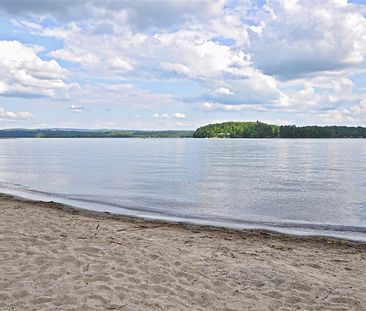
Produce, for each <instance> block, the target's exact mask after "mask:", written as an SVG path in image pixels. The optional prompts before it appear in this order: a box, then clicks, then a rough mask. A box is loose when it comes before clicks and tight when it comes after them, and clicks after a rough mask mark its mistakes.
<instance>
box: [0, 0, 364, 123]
mask: <svg viewBox="0 0 366 311" xmlns="http://www.w3.org/2000/svg"><path fill="white" fill-rule="evenodd" d="M256 120H260V121H263V122H269V123H274V124H296V125H314V124H316V125H357V126H366V0H355V1H346V0H322V1H318V0H267V1H265V0H216V1H212V0H195V1H193V0H184V1H183V0H170V1H167V0H150V1H148V0H120V1H117V0H104V1H99V0H76V1H74V0H58V1H51V0H15V1H14V0H0V128H20V127H22V128H88V129H94V128H104V129H112V128H114V129H142V130H144V129H145V130H147V129H153V130H159V129H182V130H183V129H195V128H197V127H199V126H202V125H205V124H208V123H214V122H223V121H256Z"/></svg>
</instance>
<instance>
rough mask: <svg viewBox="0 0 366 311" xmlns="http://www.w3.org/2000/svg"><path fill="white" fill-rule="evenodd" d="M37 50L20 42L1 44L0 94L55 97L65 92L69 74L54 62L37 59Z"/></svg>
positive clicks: (2, 42)
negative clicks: (60, 92) (58, 93)
mask: <svg viewBox="0 0 366 311" xmlns="http://www.w3.org/2000/svg"><path fill="white" fill-rule="evenodd" d="M36 49H37V48H36V47H32V46H26V45H24V44H22V43H20V42H18V41H0V95H2V96H14V97H40V96H53V95H54V94H55V91H56V90H60V89H65V88H67V85H66V84H65V82H64V81H63V79H64V78H65V77H66V74H67V71H66V70H65V69H63V68H61V66H60V65H59V64H58V63H57V62H56V61H55V60H50V61H44V60H42V59H41V58H39V57H38V56H37V52H36Z"/></svg>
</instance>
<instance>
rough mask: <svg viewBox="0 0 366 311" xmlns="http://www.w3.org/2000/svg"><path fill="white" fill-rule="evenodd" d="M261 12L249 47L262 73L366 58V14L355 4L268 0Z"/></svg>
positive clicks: (299, 72) (298, 72)
mask: <svg viewBox="0 0 366 311" xmlns="http://www.w3.org/2000/svg"><path fill="white" fill-rule="evenodd" d="M265 12H266V15H263V16H262V17H261V18H262V23H261V26H259V27H260V31H259V32H251V35H250V46H249V50H250V52H251V54H252V56H253V60H254V63H255V66H256V67H257V68H259V69H261V70H263V71H264V73H266V74H269V75H275V76H278V77H280V78H282V79H292V78H297V77H301V76H306V75H315V74H319V73H321V72H329V71H337V70H342V69H345V68H350V67H355V66H358V65H361V64H364V63H365V58H366V36H365V33H366V19H365V17H364V16H363V15H362V11H360V9H359V7H357V6H354V5H352V4H347V1H334V0H324V1H317V0H304V1H285V0H281V1H272V0H269V1H267V3H266V5H265ZM263 13H264V12H262V14H263Z"/></svg>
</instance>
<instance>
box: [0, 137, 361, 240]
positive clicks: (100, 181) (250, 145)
mask: <svg viewBox="0 0 366 311" xmlns="http://www.w3.org/2000/svg"><path fill="white" fill-rule="evenodd" d="M0 191H2V192H5V193H12V194H16V195H21V196H23V197H27V198H32V199H41V200H46V201H47V200H48V201H49V200H53V201H57V202H61V203H66V204H70V205H73V206H76V207H81V208H87V209H91V210H98V211H108V212H111V213H118V214H124V215H130V216H141V217H146V218H151V219H163V220H170V221H183V222H189V223H195V224H207V225H215V226H223V227H230V228H240V229H243V228H247V229H251V228H262V229H270V230H274V231H279V232H284V233H291V234H305V235H329V236H335V237H343V238H348V239H353V240H363V241H366V140H362V139H103V138H102V139H77V138H75V139H2V140H0Z"/></svg>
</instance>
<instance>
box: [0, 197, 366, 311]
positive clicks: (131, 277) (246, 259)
mask: <svg viewBox="0 0 366 311" xmlns="http://www.w3.org/2000/svg"><path fill="white" fill-rule="evenodd" d="M0 212H1V217H0V310H22V311H23V310H174V311H179V310H366V244H362V243H354V242H347V241H340V240H335V239H327V238H299V237H289V236H284V235H278V234H270V233H266V232H253V231H251V232H250V231H247V232H238V231H236V232H235V231H229V230H219V229H210V228H205V227H196V226H191V227H190V226H184V225H179V224H165V223H159V222H147V221H142V220H133V219H128V218H124V217H111V216H104V215H99V216H98V215H93V213H84V212H80V211H77V210H72V209H69V208H67V207H65V206H63V205H60V204H55V203H44V202H32V201H26V200H21V199H19V198H15V197H12V196H9V195H0Z"/></svg>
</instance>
